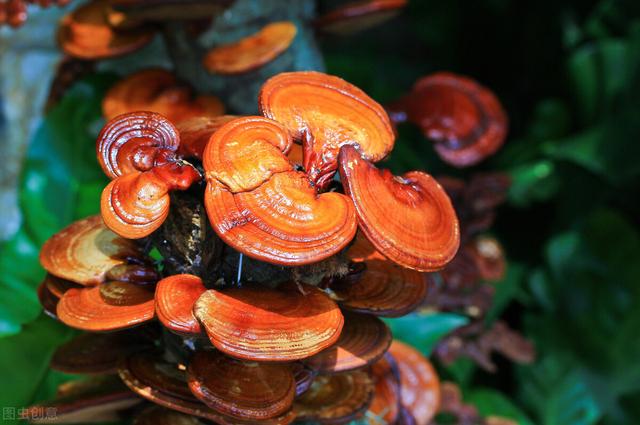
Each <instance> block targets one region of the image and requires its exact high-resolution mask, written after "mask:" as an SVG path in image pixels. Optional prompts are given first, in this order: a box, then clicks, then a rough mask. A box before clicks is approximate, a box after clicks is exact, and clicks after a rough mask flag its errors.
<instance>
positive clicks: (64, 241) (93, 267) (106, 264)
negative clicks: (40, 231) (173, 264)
mask: <svg viewBox="0 0 640 425" xmlns="http://www.w3.org/2000/svg"><path fill="white" fill-rule="evenodd" d="M141 257H143V253H142V250H141V248H139V247H138V246H137V245H136V244H135V243H134V242H132V241H129V240H126V239H123V238H121V237H120V236H118V235H116V234H115V233H113V232H112V231H111V230H109V229H108V228H107V227H106V226H105V224H104V222H103V221H102V218H101V217H100V216H97V215H96V216H91V217H88V218H85V219H83V220H79V221H76V222H74V223H72V224H70V225H69V226H67V227H65V228H64V229H62V230H61V231H60V232H58V233H56V234H55V235H53V236H52V237H51V238H49V239H48V240H47V241H46V242H45V243H44V245H43V246H42V249H41V250H40V264H42V267H44V268H45V270H47V271H48V272H49V273H51V274H52V275H55V276H57V277H60V278H62V279H66V280H70V281H72V282H75V283H79V284H81V285H97V284H99V283H101V282H103V281H104V278H105V275H106V274H107V272H109V270H110V269H111V268H112V267H114V266H118V265H121V264H125V263H126V262H127V259H128V258H141Z"/></svg>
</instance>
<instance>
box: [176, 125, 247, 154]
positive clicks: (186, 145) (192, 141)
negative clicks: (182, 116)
mask: <svg viewBox="0 0 640 425" xmlns="http://www.w3.org/2000/svg"><path fill="white" fill-rule="evenodd" d="M236 118H239V117H238V116H236V115H219V116H215V117H211V116H206V117H194V118H190V119H187V120H184V121H180V122H179V123H178V124H177V125H176V127H177V129H178V133H179V134H180V147H179V149H178V153H179V154H180V155H182V156H184V157H185V158H196V159H199V160H200V161H202V156H203V154H204V148H205V147H206V146H207V143H209V139H210V138H211V136H212V135H213V133H215V132H216V131H218V130H219V129H220V127H222V126H223V125H224V124H226V123H228V122H229V121H231V120H234V119H236Z"/></svg>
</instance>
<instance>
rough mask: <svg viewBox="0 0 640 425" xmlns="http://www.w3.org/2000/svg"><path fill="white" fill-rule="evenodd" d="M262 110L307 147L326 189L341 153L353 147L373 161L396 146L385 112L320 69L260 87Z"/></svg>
mask: <svg viewBox="0 0 640 425" xmlns="http://www.w3.org/2000/svg"><path fill="white" fill-rule="evenodd" d="M258 102H259V106H260V111H261V113H262V114H263V115H264V116H265V117H268V118H271V119H273V120H276V121H278V122H280V123H281V124H283V125H284V127H285V128H286V129H287V130H288V131H289V133H290V134H291V136H292V137H293V139H294V140H295V141H296V142H298V143H302V144H303V147H304V168H305V170H306V172H307V173H308V174H309V178H310V180H311V181H312V182H313V183H314V184H315V185H317V186H319V187H324V186H326V184H328V182H329V181H330V180H331V178H332V177H333V175H334V174H335V171H336V169H337V167H338V151H339V149H340V147H341V146H343V145H353V146H356V147H357V148H358V150H359V151H360V153H361V154H362V155H363V156H364V157H365V158H366V159H369V160H371V161H379V160H381V159H382V158H384V157H385V156H386V155H387V154H388V153H389V152H390V151H391V149H393V144H394V138H395V135H394V132H393V128H392V126H391V122H390V121H389V117H388V116H387V113H386V112H385V110H384V109H383V108H382V106H380V105H379V104H378V103H377V102H375V101H374V100H373V99H371V98H370V97H369V96H368V95H367V94H366V93H365V92H363V91H362V90H360V89H359V88H357V87H355V86H354V85H352V84H350V83H348V82H346V81H345V80H343V79H341V78H339V77H335V76H332V75H327V74H323V73H320V72H285V73H282V74H278V75H276V76H274V77H272V78H270V79H269V80H267V82H266V83H265V84H264V85H263V86H262V89H261V91H260V95H259V99H258Z"/></svg>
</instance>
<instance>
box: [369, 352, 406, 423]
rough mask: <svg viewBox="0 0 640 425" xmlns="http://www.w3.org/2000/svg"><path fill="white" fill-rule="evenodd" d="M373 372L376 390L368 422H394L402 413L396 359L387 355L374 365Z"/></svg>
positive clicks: (370, 406)
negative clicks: (395, 367)
mask: <svg viewBox="0 0 640 425" xmlns="http://www.w3.org/2000/svg"><path fill="white" fill-rule="evenodd" d="M371 373H372V375H373V382H374V384H375V391H374V395H373V399H372V400H371V404H370V405H369V411H368V412H367V423H369V424H370V425H378V424H393V423H395V422H396V420H397V419H398V416H399V414H400V382H399V380H398V376H397V375H396V373H395V370H394V360H393V359H392V358H391V357H390V356H389V355H386V356H385V357H383V358H382V359H380V360H378V362H377V363H375V364H374V365H373V367H372V368H371Z"/></svg>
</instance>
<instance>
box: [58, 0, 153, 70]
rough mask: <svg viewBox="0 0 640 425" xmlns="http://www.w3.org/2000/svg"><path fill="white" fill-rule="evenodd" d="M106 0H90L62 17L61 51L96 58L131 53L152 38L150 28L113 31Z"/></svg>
mask: <svg viewBox="0 0 640 425" xmlns="http://www.w3.org/2000/svg"><path fill="white" fill-rule="evenodd" d="M108 7H109V0H92V1H90V2H88V3H85V4H83V5H81V6H80V7H78V8H77V9H76V10H74V11H73V12H72V13H71V14H69V15H67V16H65V17H64V18H63V19H62V22H61V23H60V28H59V30H58V44H59V45H60V47H61V48H62V50H63V51H64V52H65V53H67V54H69V55H71V56H73V57H76V58H79V59H87V60H96V59H105V58H110V57H114V56H120V55H125V54H127V53H131V52H134V51H136V50H138V49H140V48H142V47H144V46H145V45H146V44H147V43H149V42H150V41H151V39H152V38H153V34H154V33H153V30H151V29H148V28H142V27H141V28H137V29H130V30H126V31H116V30H114V29H113V28H111V27H110V26H109V23H108V21H107V8H108Z"/></svg>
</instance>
